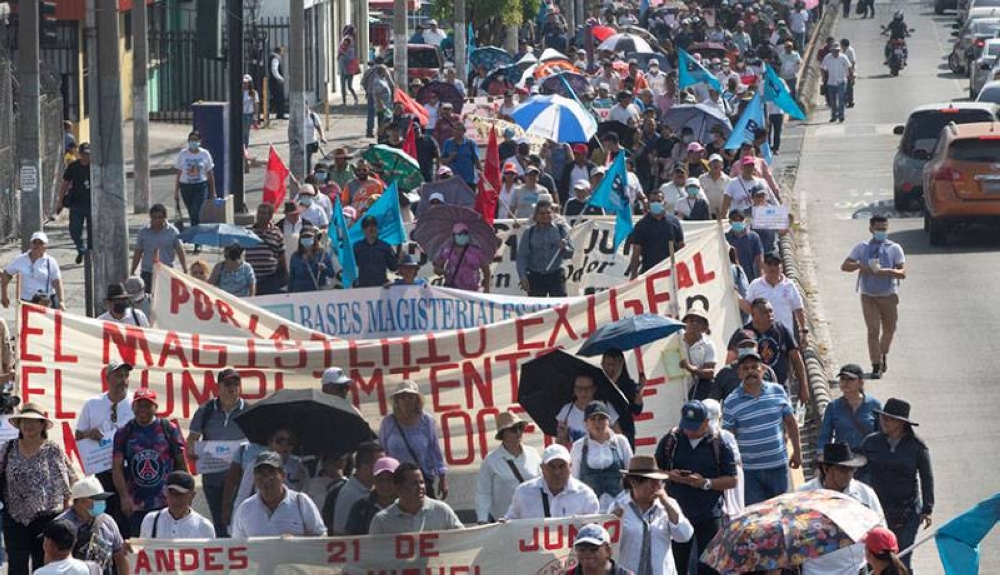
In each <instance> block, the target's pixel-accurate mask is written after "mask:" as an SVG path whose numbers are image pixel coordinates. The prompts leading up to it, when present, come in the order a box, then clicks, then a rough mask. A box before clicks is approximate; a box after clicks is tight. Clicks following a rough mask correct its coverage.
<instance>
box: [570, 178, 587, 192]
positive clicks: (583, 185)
mask: <svg viewBox="0 0 1000 575" xmlns="http://www.w3.org/2000/svg"><path fill="white" fill-rule="evenodd" d="M573 189H574V190H589V189H590V182H588V181H587V180H578V181H577V182H576V183H575V184H573Z"/></svg>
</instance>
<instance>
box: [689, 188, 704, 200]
mask: <svg viewBox="0 0 1000 575" xmlns="http://www.w3.org/2000/svg"><path fill="white" fill-rule="evenodd" d="M700 191H701V189H700V188H695V187H690V188H688V189H687V193H688V197H689V198H697V197H698V192H700Z"/></svg>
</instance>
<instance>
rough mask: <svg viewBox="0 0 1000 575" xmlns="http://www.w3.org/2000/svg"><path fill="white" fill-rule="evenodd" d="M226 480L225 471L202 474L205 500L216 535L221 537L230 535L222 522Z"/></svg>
mask: <svg viewBox="0 0 1000 575" xmlns="http://www.w3.org/2000/svg"><path fill="white" fill-rule="evenodd" d="M225 481H226V472H225V471H223V472H221V473H210V474H208V475H202V476H201V485H202V489H203V490H204V491H205V500H206V501H207V502H208V510H209V512H211V514H212V525H215V536H216V537H218V538H219V539H223V538H226V537H229V534H228V533H226V526H225V524H223V522H222V489H223V485H224V484H225Z"/></svg>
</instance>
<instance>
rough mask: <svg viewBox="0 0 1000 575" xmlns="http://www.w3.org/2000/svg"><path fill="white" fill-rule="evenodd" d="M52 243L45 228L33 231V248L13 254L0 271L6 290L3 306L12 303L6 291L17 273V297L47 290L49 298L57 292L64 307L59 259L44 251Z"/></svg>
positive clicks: (22, 299)
mask: <svg viewBox="0 0 1000 575" xmlns="http://www.w3.org/2000/svg"><path fill="white" fill-rule="evenodd" d="M48 245H49V236H48V235H46V234H45V232H35V233H33V234H31V249H29V250H28V251H26V252H24V253H23V254H21V255H19V256H17V257H16V258H14V261H12V262H10V264H8V265H7V267H6V268H4V270H3V274H2V275H0V280H2V282H0V285H2V292H3V307H9V306H10V297H9V296H8V295H7V286H8V285H9V284H10V281H11V280H12V279H14V276H16V275H19V276H21V292H20V293H19V294H18V296H17V297H18V298H20V299H21V301H31V298H33V297H35V295H37V294H44V295H45V296H46V297H48V298H50V299H51V298H52V297H53V295H54V296H55V300H56V301H58V306H59V308H60V309H63V310H65V309H66V307H65V306H64V305H63V290H62V272H60V270H59V262H57V261H56V260H55V258H53V257H52V256H50V255H48V254H46V253H45V250H46V249H47V248H48Z"/></svg>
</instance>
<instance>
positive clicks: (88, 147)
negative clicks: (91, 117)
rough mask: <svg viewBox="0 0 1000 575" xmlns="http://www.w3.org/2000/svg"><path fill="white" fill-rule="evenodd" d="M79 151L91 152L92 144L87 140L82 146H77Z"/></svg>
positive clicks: (83, 152)
mask: <svg viewBox="0 0 1000 575" xmlns="http://www.w3.org/2000/svg"><path fill="white" fill-rule="evenodd" d="M77 151H78V152H80V153H81V154H89V153H90V144H88V143H87V142H84V143H82V144H80V147H79V148H77Z"/></svg>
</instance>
